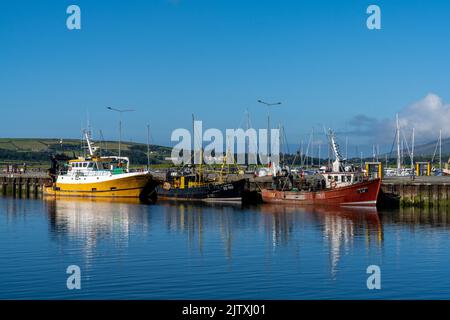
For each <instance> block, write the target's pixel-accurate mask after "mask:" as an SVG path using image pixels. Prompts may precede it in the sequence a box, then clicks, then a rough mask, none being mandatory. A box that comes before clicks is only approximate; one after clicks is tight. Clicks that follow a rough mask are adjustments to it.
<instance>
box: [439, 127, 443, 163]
mask: <svg viewBox="0 0 450 320" xmlns="http://www.w3.org/2000/svg"><path fill="white" fill-rule="evenodd" d="M439 170H442V129H440V130H439Z"/></svg>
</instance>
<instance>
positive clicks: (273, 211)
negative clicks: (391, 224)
mask: <svg viewBox="0 0 450 320" xmlns="http://www.w3.org/2000/svg"><path fill="white" fill-rule="evenodd" d="M261 211H262V212H263V213H265V214H267V215H268V216H269V218H270V219H272V227H273V233H272V234H273V244H274V246H275V245H277V244H279V243H285V242H286V241H288V239H289V233H290V232H291V230H293V229H298V228H292V224H295V223H296V222H298V220H299V219H300V220H302V219H301V218H300V217H302V218H303V219H306V220H308V222H309V223H311V224H312V225H315V226H317V228H319V229H320V232H321V234H322V239H323V241H324V242H325V243H324V245H325V246H326V247H327V248H328V250H329V260H330V272H331V275H332V277H333V278H334V277H335V276H336V272H337V266H338V263H339V260H340V257H341V255H342V251H344V252H345V253H347V252H349V251H350V249H351V248H352V247H353V246H354V245H355V241H358V242H360V241H361V240H363V241H364V245H365V247H366V249H367V250H368V249H371V248H378V249H381V248H382V246H383V227H382V224H381V221H380V218H379V216H378V212H377V209H376V208H374V207H358V208H356V207H340V206H336V207H334V206H304V207H301V206H294V205H264V206H262V207H261ZM296 220H297V221H296ZM286 232H287V233H286Z"/></svg>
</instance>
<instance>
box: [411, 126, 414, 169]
mask: <svg viewBox="0 0 450 320" xmlns="http://www.w3.org/2000/svg"><path fill="white" fill-rule="evenodd" d="M411 140H412V141H411V144H412V145H411V169H414V128H413V129H412V139H411Z"/></svg>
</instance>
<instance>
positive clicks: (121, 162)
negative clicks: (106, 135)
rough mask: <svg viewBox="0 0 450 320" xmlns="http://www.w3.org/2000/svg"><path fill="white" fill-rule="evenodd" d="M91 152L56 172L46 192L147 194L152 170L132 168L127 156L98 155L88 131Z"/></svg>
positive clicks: (88, 194) (57, 193) (116, 195)
mask: <svg viewBox="0 0 450 320" xmlns="http://www.w3.org/2000/svg"><path fill="white" fill-rule="evenodd" d="M85 137H86V141H87V145H88V148H89V154H90V155H89V156H86V157H78V158H77V159H73V160H70V161H69V162H68V164H67V165H66V166H65V168H64V170H61V171H60V172H58V173H57V174H55V175H54V179H53V180H54V181H53V183H52V185H51V186H47V187H46V188H45V190H44V194H45V195H46V196H74V197H110V198H116V197H125V198H142V197H146V196H147V195H148V194H147V191H148V190H147V189H148V186H149V184H150V182H151V180H152V177H151V175H150V174H149V172H148V171H144V172H131V171H130V169H129V166H130V160H129V158H127V157H115V156H108V157H101V156H97V155H96V154H95V153H96V150H97V148H96V147H94V146H93V143H92V142H91V141H90V139H89V135H88V134H86V135H85Z"/></svg>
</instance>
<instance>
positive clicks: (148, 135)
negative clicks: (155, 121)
mask: <svg viewBox="0 0 450 320" xmlns="http://www.w3.org/2000/svg"><path fill="white" fill-rule="evenodd" d="M149 170H150V125H149V124H147V171H149Z"/></svg>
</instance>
